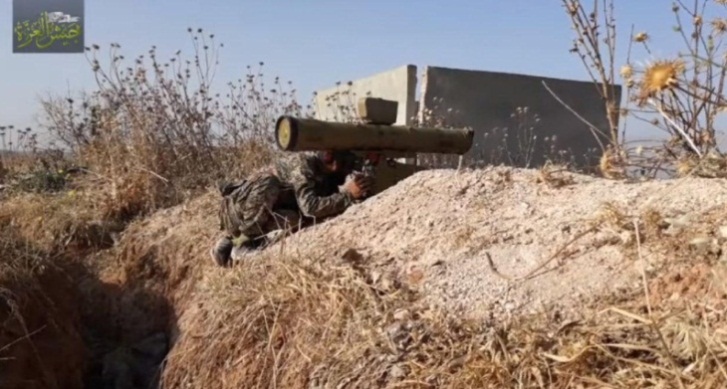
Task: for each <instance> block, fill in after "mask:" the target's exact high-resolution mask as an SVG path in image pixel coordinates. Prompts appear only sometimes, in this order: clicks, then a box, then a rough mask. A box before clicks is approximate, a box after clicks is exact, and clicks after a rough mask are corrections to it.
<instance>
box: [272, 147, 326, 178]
mask: <svg viewBox="0 0 727 389" xmlns="http://www.w3.org/2000/svg"><path fill="white" fill-rule="evenodd" d="M276 166H277V170H278V172H279V173H282V174H283V175H287V176H293V175H295V176H298V175H303V176H308V175H311V174H315V172H316V171H317V169H318V158H317V157H316V155H315V154H312V153H294V154H289V155H285V156H282V157H281V158H279V159H278V160H277V163H276Z"/></svg>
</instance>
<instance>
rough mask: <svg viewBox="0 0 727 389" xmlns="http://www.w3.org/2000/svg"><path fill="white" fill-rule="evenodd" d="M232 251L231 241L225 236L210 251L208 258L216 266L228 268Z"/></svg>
mask: <svg viewBox="0 0 727 389" xmlns="http://www.w3.org/2000/svg"><path fill="white" fill-rule="evenodd" d="M232 249H233V244H232V239H230V238H229V237H227V236H225V237H223V238H220V239H219V240H218V241H217V243H216V244H215V246H214V247H212V249H210V256H211V257H212V260H213V261H214V262H215V264H217V266H221V267H228V266H229V265H230V263H231V260H232Z"/></svg>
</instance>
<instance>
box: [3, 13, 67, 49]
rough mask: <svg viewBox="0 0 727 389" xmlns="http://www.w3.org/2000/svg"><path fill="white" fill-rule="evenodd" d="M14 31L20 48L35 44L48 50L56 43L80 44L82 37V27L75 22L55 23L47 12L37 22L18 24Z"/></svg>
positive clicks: (27, 21) (29, 21)
mask: <svg viewBox="0 0 727 389" xmlns="http://www.w3.org/2000/svg"><path fill="white" fill-rule="evenodd" d="M14 31H15V38H16V41H17V43H18V46H17V47H18V48H23V47H26V46H28V45H30V44H32V43H34V42H35V46H36V47H37V48H39V49H46V48H48V47H50V46H52V45H53V44H54V43H55V42H56V41H62V42H63V45H64V46H67V45H68V44H70V41H74V43H78V40H77V39H76V38H77V37H79V36H80V35H81V25H80V24H79V23H75V22H74V23H55V22H53V21H51V20H50V19H49V18H48V13H47V12H43V13H42V14H41V15H40V17H39V18H38V19H37V20H35V21H31V20H25V21H20V22H18V23H17V24H16V25H15V29H14Z"/></svg>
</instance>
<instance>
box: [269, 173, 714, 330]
mask: <svg viewBox="0 0 727 389" xmlns="http://www.w3.org/2000/svg"><path fill="white" fill-rule="evenodd" d="M541 178H542V176H541V174H540V173H539V172H538V171H534V170H519V169H513V168H507V167H497V168H489V169H486V170H478V171H463V172H461V173H459V174H456V173H455V172H453V171H451V170H434V171H426V172H422V173H419V174H417V175H415V176H413V177H410V178H409V179H407V180H405V181H403V182H401V183H400V184H399V185H397V186H396V187H393V188H391V189H389V190H387V191H386V192H384V193H382V194H380V195H379V196H377V197H375V198H371V199H369V200H367V201H365V202H363V203H361V204H357V205H355V206H354V207H352V208H351V209H349V210H348V211H347V212H345V213H344V214H343V215H341V216H339V217H337V218H335V219H333V220H330V221H328V222H325V223H321V224H319V225H317V226H314V227H311V228H309V229H307V230H305V231H301V232H299V233H298V234H296V235H294V236H292V237H291V238H289V239H287V240H286V242H284V244H283V245H282V246H283V247H278V248H271V250H277V249H281V250H284V251H287V252H289V253H293V254H296V255H315V256H320V257H321V258H326V257H330V253H337V254H338V255H339V256H340V255H342V254H343V253H345V252H346V251H347V250H350V249H353V250H355V252H356V253H358V254H360V256H361V257H362V258H363V259H364V260H365V261H366V262H367V264H368V265H369V266H371V267H374V268H375V269H377V270H375V271H374V273H375V274H377V273H378V274H381V275H392V274H393V275H394V276H395V278H396V279H397V280H400V281H403V282H407V283H408V284H410V285H414V286H416V287H418V288H420V289H421V290H423V291H425V292H426V294H427V296H428V298H429V301H430V302H432V303H435V304H439V305H442V306H443V307H445V308H446V309H448V310H452V311H454V312H457V313H460V314H465V315H475V316H477V317H483V318H486V317H493V316H500V315H502V314H508V315H509V314H517V313H528V312H534V311H537V310H541V309H553V308H554V307H563V309H567V307H572V306H574V303H575V302H576V301H578V300H584V299H585V300H588V299H589V298H590V297H592V296H597V295H600V294H604V293H608V292H609V291H613V290H617V289H619V288H621V287H624V288H625V287H629V286H633V285H634V284H637V283H638V282H640V277H641V272H642V269H645V270H646V271H650V270H652V269H653V268H654V266H656V264H657V263H658V262H659V261H660V260H661V259H662V258H661V257H663V256H661V257H660V256H659V255H655V254H654V253H652V251H651V250H650V248H649V246H648V245H647V244H644V245H643V246H642V248H641V255H640V256H639V255H635V254H634V253H635V252H636V250H635V249H634V250H631V251H629V250H626V249H624V247H629V245H631V246H632V247H633V243H634V242H635V241H636V239H635V237H636V235H635V234H634V233H633V231H631V232H629V231H628V228H629V227H631V225H629V223H628V220H629V219H625V220H626V221H627V223H625V224H626V226H625V227H624V226H619V225H615V224H613V223H609V222H608V220H611V219H614V217H613V214H614V212H616V213H623V214H624V215H627V216H628V215H631V216H638V215H643V214H644V213H645V212H648V211H649V210H656V211H657V212H658V214H659V215H660V216H661V217H662V218H663V219H664V220H666V221H667V222H666V225H667V226H668V229H667V231H666V232H667V233H670V232H674V231H675V230H678V229H679V228H681V227H683V226H685V225H688V224H689V221H690V217H692V218H694V217H699V215H701V214H703V213H704V212H706V211H708V210H710V209H713V208H715V207H722V206H723V204H724V202H725V200H726V199H727V186H726V185H725V184H726V182H725V181H723V180H713V179H709V180H707V179H699V178H684V179H680V180H671V181H654V182H645V183H625V182H617V181H610V180H604V179H598V178H591V177H586V176H580V175H573V174H569V173H562V174H561V176H560V179H561V180H565V182H566V183H567V185H550V184H552V183H554V182H555V181H548V182H543V181H542V180H541ZM609 204H611V205H610V208H609ZM609 209H610V210H611V211H609ZM609 215H611V216H609ZM622 221H623V220H622ZM599 222H601V223H599ZM594 225H595V226H597V228H595V229H593V230H591V229H590V227H591V226H594ZM349 254H350V253H349Z"/></svg>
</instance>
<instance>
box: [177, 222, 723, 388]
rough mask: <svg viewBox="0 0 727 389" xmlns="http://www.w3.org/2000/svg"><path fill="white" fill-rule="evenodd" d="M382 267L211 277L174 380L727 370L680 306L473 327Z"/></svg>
mask: <svg viewBox="0 0 727 389" xmlns="http://www.w3.org/2000/svg"><path fill="white" fill-rule="evenodd" d="M614 217H617V216H614ZM617 218H618V217H617ZM372 274H373V273H371V272H369V271H368V270H367V269H366V267H365V261H359V262H358V263H357V266H356V268H353V267H348V266H330V265H329V266H328V267H324V266H323V265H321V262H320V261H317V260H302V259H296V258H288V259H274V258H267V259H266V261H265V262H251V263H246V264H244V265H243V267H240V268H236V269H234V270H233V271H232V272H230V273H227V274H218V273H214V274H210V275H209V278H207V279H205V281H204V283H203V287H202V289H201V291H200V294H199V296H198V299H197V301H196V304H194V308H191V309H190V310H189V311H187V314H186V316H185V317H184V318H183V319H182V327H183V328H184V331H185V332H184V334H183V335H182V337H181V338H180V340H179V342H178V343H177V346H176V347H175V349H174V350H173V351H172V353H171V355H170V356H169V358H168V364H167V369H166V371H165V375H164V384H165V386H167V387H219V388H228V387H230V388H231V387H239V386H241V385H243V386H245V387H250V388H257V387H300V388H306V387H307V388H335V387H341V386H350V387H382V388H383V387H387V388H395V387H412V388H435V387H436V388H463V387H548V388H571V387H593V386H594V385H595V386H601V387H629V388H645V387H655V386H656V387H676V386H674V383H675V382H679V380H681V381H682V382H683V383H684V387H714V388H716V387H719V386H718V384H717V383H719V382H720V380H721V379H722V377H723V375H722V374H723V373H722V370H721V368H720V366H721V365H720V364H722V363H725V361H727V355H725V353H724V352H723V350H724V348H723V347H724V344H723V340H722V338H721V337H720V336H719V335H718V334H717V333H716V332H715V330H714V329H713V328H711V327H709V326H708V325H707V323H703V324H699V323H698V321H695V320H691V319H689V320H688V319H687V318H684V317H671V316H670V315H669V314H670V312H669V306H668V304H663V303H662V304H660V305H658V306H657V305H654V307H656V308H654V309H653V311H650V313H649V314H645V313H643V312H644V311H643V307H644V300H643V297H641V296H643V295H642V294H636V295H635V296H630V297H628V298H626V301H625V302H624V303H622V304H621V306H609V307H607V309H604V310H596V311H586V312H584V314H583V318H582V320H580V321H575V322H560V321H559V320H558V319H557V318H546V317H542V316H536V317H523V318H519V319H514V320H513V321H511V322H501V323H487V322H472V321H468V320H466V319H462V318H456V317H451V316H445V315H443V314H442V313H441V312H439V311H437V310H436V309H433V308H431V307H429V306H426V305H423V304H421V303H420V302H419V300H418V297H419V296H418V295H417V293H416V292H414V291H412V290H410V289H408V288H407V287H406V285H405V284H399V283H397V282H393V283H383V282H382V281H381V280H380V279H376V278H375V277H371V275H372ZM384 284H386V285H388V287H387V288H382V287H381V285H384ZM647 305H648V303H647ZM665 345H667V346H666V347H665Z"/></svg>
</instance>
